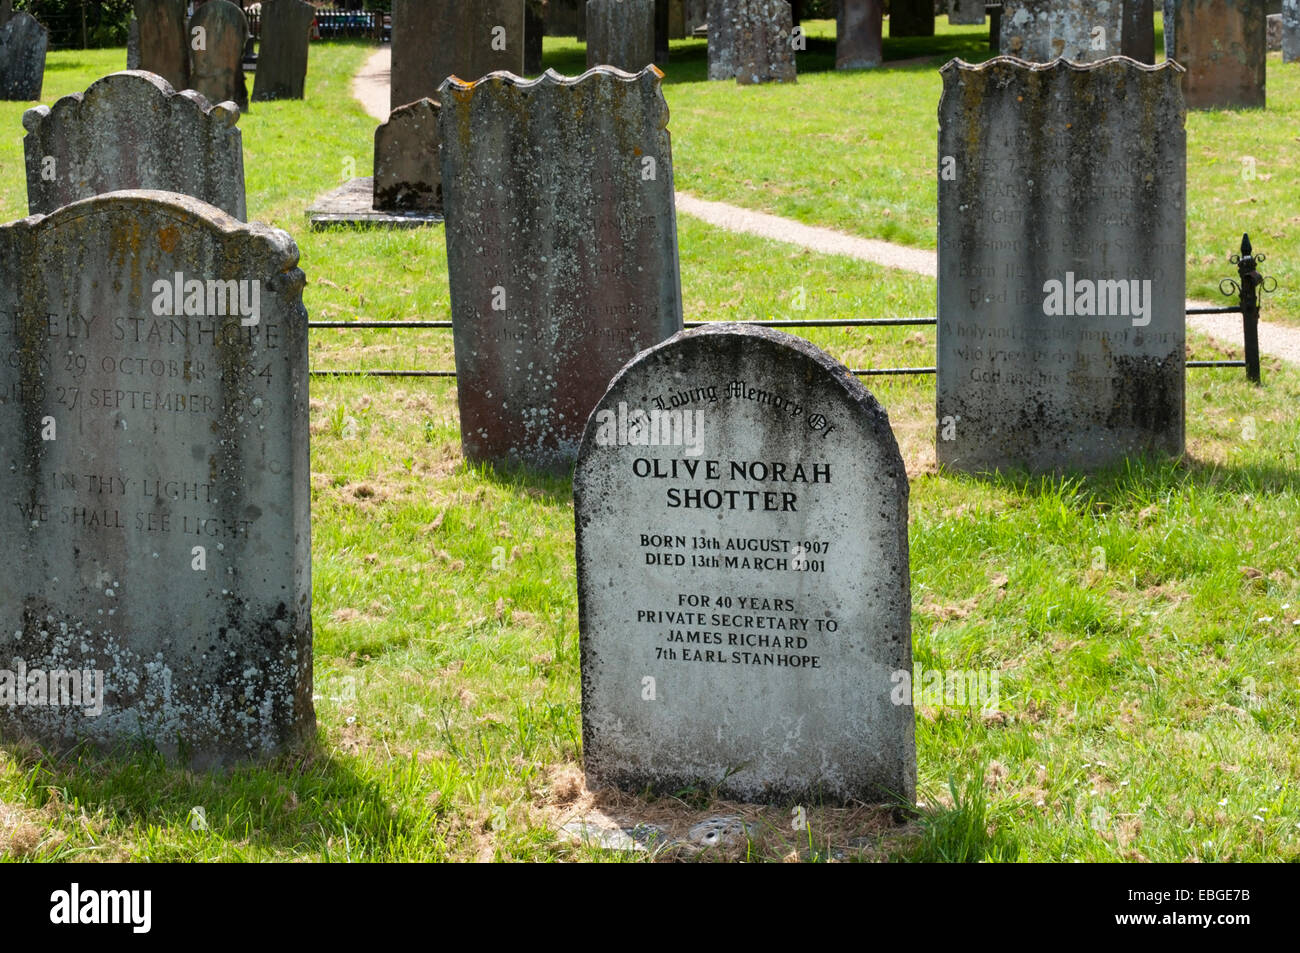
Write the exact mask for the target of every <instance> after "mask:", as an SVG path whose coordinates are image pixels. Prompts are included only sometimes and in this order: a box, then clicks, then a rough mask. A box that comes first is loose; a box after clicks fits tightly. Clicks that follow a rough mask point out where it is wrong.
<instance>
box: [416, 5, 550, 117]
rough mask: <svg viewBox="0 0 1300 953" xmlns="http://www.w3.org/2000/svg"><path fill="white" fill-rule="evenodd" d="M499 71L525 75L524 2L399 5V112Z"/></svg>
mask: <svg viewBox="0 0 1300 953" xmlns="http://www.w3.org/2000/svg"><path fill="white" fill-rule="evenodd" d="M496 70H509V71H510V72H511V73H516V74H520V73H523V72H524V0H483V2H481V3H465V2H464V0H394V3H393V78H392V106H393V108H394V109H396V108H397V107H398V106H404V105H405V104H407V103H413V102H415V101H416V100H417V99H437V98H438V89H439V87H440V86H441V85H442V82H443V80H445V79H446V78H447V77H448V76H456V77H457V78H459V79H463V80H468V81H473V80H476V79H478V78H480V77H482V76H486V75H487V74H488V73H491V72H494V71H496Z"/></svg>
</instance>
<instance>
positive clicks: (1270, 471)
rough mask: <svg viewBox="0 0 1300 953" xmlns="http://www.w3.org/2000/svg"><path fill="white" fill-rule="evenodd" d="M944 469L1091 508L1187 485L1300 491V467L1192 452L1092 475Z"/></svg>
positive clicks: (1122, 465)
mask: <svg viewBox="0 0 1300 953" xmlns="http://www.w3.org/2000/svg"><path fill="white" fill-rule="evenodd" d="M940 472H941V473H942V474H943V475H945V476H948V477H952V478H957V479H962V480H971V481H976V482H982V483H986V484H988V485H990V486H992V487H994V488H996V489H1000V490H1006V491H1008V492H1011V493H1014V494H1016V495H1018V496H1025V497H1056V496H1067V495H1068V496H1077V497H1080V498H1086V500H1087V503H1088V506H1089V508H1094V509H1095V508H1111V507H1115V506H1124V505H1131V504H1132V503H1133V502H1135V501H1140V502H1147V501H1149V500H1151V499H1154V498H1157V497H1159V496H1162V495H1164V494H1165V493H1166V492H1168V491H1185V490H1187V489H1195V490H1204V491H1211V492H1217V493H1230V494H1247V493H1249V494H1261V493H1294V494H1300V469H1296V468H1288V467H1285V466H1280V465H1276V464H1261V463H1242V464H1223V463H1216V462H1211V461H1207V460H1199V459H1197V458H1196V457H1194V456H1192V455H1190V454H1186V455H1184V456H1182V457H1180V458H1177V459H1172V458H1167V457H1155V456H1140V457H1131V458H1130V459H1128V460H1126V461H1124V462H1123V463H1120V464H1117V465H1115V466H1113V467H1108V468H1106V469H1104V470H1096V471H1092V472H1088V473H1084V472H1070V473H1056V474H1031V473H1028V472H1026V471H1024V470H999V471H992V472H984V473H975V474H967V473H958V472H956V471H953V470H941V471H940Z"/></svg>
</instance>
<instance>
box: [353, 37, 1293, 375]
mask: <svg viewBox="0 0 1300 953" xmlns="http://www.w3.org/2000/svg"><path fill="white" fill-rule="evenodd" d="M391 54H392V51H391V49H390V48H389V47H384V48H383V49H381V50H379V51H378V52H376V53H375V54H374V55H373V56H371V57H370V59H369V60H367V61H366V64H365V65H364V66H363V67H362V68H361V71H360V72H359V73H357V75H356V77H355V78H354V79H353V80H352V95H353V96H355V97H356V98H357V100H359V101H360V103H361V105H362V106H363V107H364V108H365V110H366V112H367V113H369V114H370V115H371V116H373V117H374V118H375V119H377V120H379V121H380V122H384V121H386V120H387V119H388V99H389V78H390V76H391V71H392V55H391ZM677 210H678V211H679V212H684V213H686V214H687V215H690V216H693V217H694V218H698V219H700V220H701V221H704V222H708V223H709V224H710V225H713V226H716V227H718V228H723V229H726V230H727V231H731V232H740V233H744V234H747V235H757V236H759V237H761V238H769V239H772V240H773V241H778V242H788V243H789V244H792V245H800V246H802V247H804V248H809V249H811V250H813V251H816V252H821V253H823V254H826V255H843V256H845V257H848V258H856V259H858V260H860V261H870V262H874V263H875V264H877V265H884V266H885V267H887V268H900V269H902V270H904V271H911V272H915V273H916V274H918V275H926V276H928V277H930V278H933V277H934V276H935V274H936V273H937V256H936V254H935V253H934V252H932V251H923V250H921V249H918V248H906V247H904V246H902V245H893V244H890V243H889V242H882V241H877V240H876V239H873V238H857V237H856V236H853V235H845V234H844V233H843V232H837V231H834V230H833V229H829V228H819V227H817V226H814V225H804V224H803V223H802V222H794V221H791V220H790V219H786V218H781V217H779V216H777V215H768V214H767V213H765V212H755V211H752V210H751V209H745V208H738V207H736V206H734V205H728V204H726V203H725V202H710V201H707V200H705V199H700V198H696V197H695V196H693V195H687V194H686V193H685V192H678V193H677ZM1225 300H1226V299H1225ZM1217 303H1218V304H1220V305H1222V304H1223V303H1224V302H1223V301H1220V302H1217ZM1188 304H1189V305H1203V304H1206V302H1194V301H1189V302H1188ZM1265 305H1266V306H1267V301H1266V302H1265ZM1187 325H1188V327H1190V328H1192V329H1194V330H1196V331H1199V332H1200V333H1202V334H1205V335H1207V336H1209V337H1212V338H1214V339H1216V340H1218V341H1221V342H1223V343H1224V344H1227V345H1230V346H1233V347H1237V348H1241V347H1242V346H1243V344H1242V333H1241V319H1240V317H1238V316H1237V315H1217V316H1216V315H1192V316H1190V317H1188V319H1187ZM1259 349H1260V351H1261V352H1262V353H1264V354H1268V355H1272V356H1274V357H1280V358H1281V359H1282V360H1284V361H1289V362H1291V363H1293V364H1300V330H1298V329H1295V328H1288V327H1283V326H1282V325H1278V324H1269V323H1268V322H1266V321H1261V322H1260V324H1259Z"/></svg>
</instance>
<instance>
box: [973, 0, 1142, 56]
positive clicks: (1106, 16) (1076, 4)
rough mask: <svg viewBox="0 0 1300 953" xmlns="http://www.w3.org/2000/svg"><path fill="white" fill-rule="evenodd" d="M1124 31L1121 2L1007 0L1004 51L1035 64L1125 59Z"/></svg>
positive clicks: (1002, 45) (1004, 10) (1003, 21)
mask: <svg viewBox="0 0 1300 953" xmlns="http://www.w3.org/2000/svg"><path fill="white" fill-rule="evenodd" d="M1123 29H1124V8H1123V4H1122V3H1121V0H1003V3H1002V38H1001V41H1000V45H999V47H998V49H999V50H1000V51H1001V52H1002V53H1004V54H1005V55H1007V56H1014V57H1016V58H1017V59H1022V60H1027V61H1029V62H1035V63H1047V62H1050V61H1052V60H1054V59H1056V58H1058V57H1061V58H1064V59H1067V60H1070V61H1071V62H1074V63H1092V62H1095V61H1096V60H1101V59H1105V58H1106V57H1109V56H1117V55H1119V53H1120V51H1121V49H1122V43H1123V39H1122V34H1123Z"/></svg>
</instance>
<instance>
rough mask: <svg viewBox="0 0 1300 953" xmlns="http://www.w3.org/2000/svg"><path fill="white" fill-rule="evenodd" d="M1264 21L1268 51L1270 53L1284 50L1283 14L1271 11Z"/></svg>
mask: <svg viewBox="0 0 1300 953" xmlns="http://www.w3.org/2000/svg"><path fill="white" fill-rule="evenodd" d="M1264 23H1265V36H1266V37H1267V40H1268V42H1267V44H1266V47H1267V49H1268V51H1269V52H1270V53H1280V52H1281V51H1282V14H1280V13H1270V14H1269V15H1268V16H1267V17H1265V18H1264Z"/></svg>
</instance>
